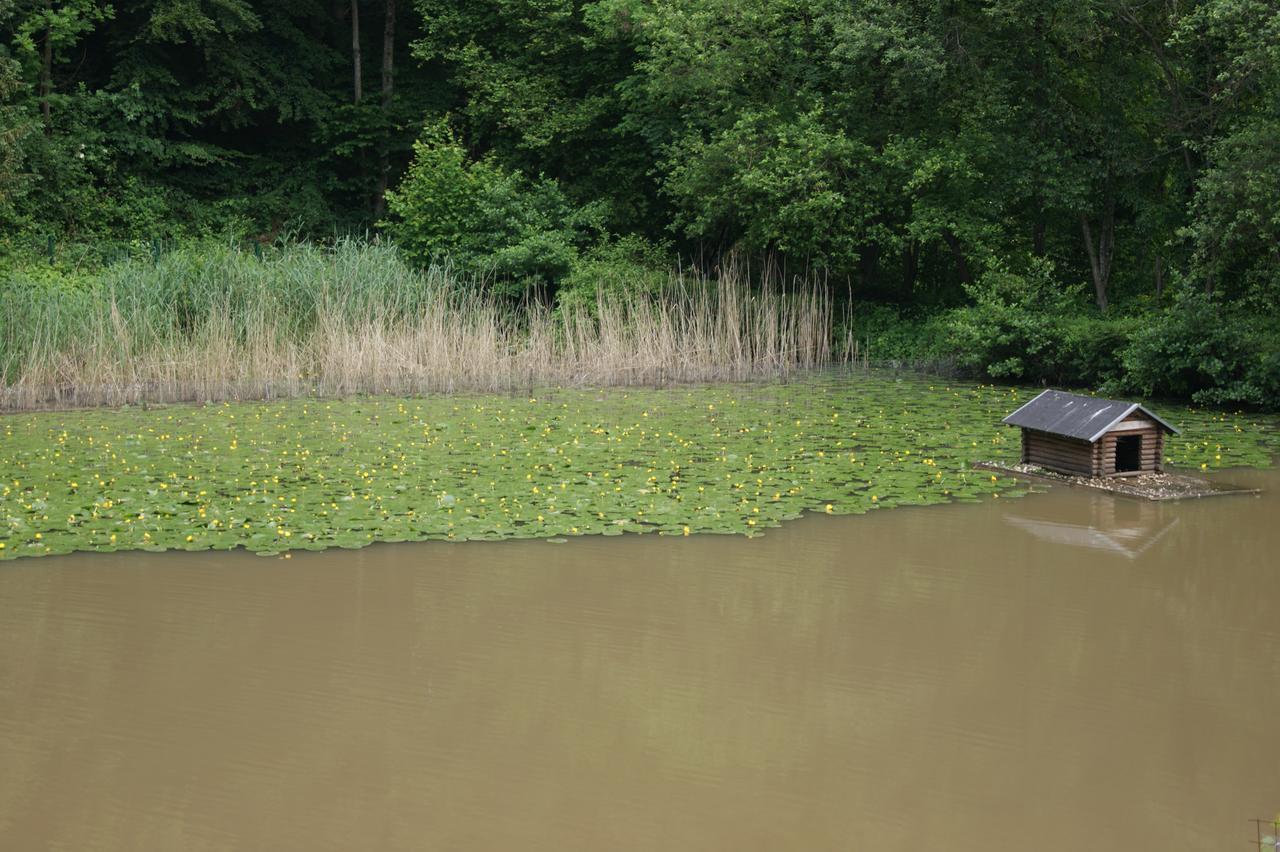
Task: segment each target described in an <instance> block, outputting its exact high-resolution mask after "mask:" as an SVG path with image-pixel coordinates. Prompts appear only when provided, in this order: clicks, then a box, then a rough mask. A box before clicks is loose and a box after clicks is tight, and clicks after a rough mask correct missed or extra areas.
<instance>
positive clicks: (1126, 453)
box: [1116, 435, 1142, 473]
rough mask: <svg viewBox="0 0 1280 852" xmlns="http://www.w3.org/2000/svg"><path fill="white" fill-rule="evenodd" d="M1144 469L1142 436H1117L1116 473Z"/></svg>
mask: <svg viewBox="0 0 1280 852" xmlns="http://www.w3.org/2000/svg"><path fill="white" fill-rule="evenodd" d="M1138 470H1142V436H1141V435H1120V436H1118V437H1117V438H1116V473H1131V472H1133V471H1138Z"/></svg>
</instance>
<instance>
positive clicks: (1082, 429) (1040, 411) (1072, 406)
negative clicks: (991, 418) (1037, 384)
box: [1004, 390, 1178, 442]
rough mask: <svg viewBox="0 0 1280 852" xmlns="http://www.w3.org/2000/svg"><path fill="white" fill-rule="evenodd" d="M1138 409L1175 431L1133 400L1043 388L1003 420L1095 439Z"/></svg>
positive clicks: (1173, 431)
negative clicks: (1127, 400)
mask: <svg viewBox="0 0 1280 852" xmlns="http://www.w3.org/2000/svg"><path fill="white" fill-rule="evenodd" d="M1135 411H1141V412H1142V413H1143V414H1145V415H1147V416H1148V417H1150V418H1151V419H1152V420H1154V421H1156V422H1157V423H1159V424H1160V425H1161V426H1163V427H1164V428H1165V429H1167V430H1168V431H1170V432H1172V433H1173V434H1175V435H1176V434H1178V430H1177V429H1175V428H1173V427H1172V426H1170V425H1169V424H1168V423H1166V422H1165V421H1164V420H1162V419H1160V418H1159V417H1157V416H1156V415H1155V414H1154V413H1153V412H1151V411H1150V410H1149V409H1147V408H1145V407H1144V406H1141V405H1139V404H1138V403H1136V402H1119V401H1117V400H1114V399H1098V398H1097V397H1092V396H1081V395H1080V394H1078V393H1066V392H1065V391H1056V390H1047V391H1045V392H1043V393H1041V394H1040V395H1039V396H1037V397H1036V398H1035V399H1033V400H1031V401H1030V402H1028V403H1027V404H1026V405H1024V406H1022V407H1021V408H1019V409H1018V410H1017V411H1015V412H1013V413H1012V414H1010V415H1009V416H1008V417H1006V418H1005V419H1004V422H1005V423H1008V424H1009V425H1010V426H1021V427H1023V428H1024V429H1036V430H1039V431H1041V432H1052V433H1053V434H1055V435H1065V436H1067V437H1068V438H1079V439H1081V440H1084V441H1090V442H1092V441H1096V440H1098V439H1099V438H1101V437H1102V436H1103V435H1105V434H1106V433H1107V431H1108V430H1109V429H1111V427H1112V426H1115V425H1116V424H1117V423H1119V422H1120V421H1121V420H1124V419H1125V418H1126V417H1128V416H1129V415H1130V414H1132V413H1133V412H1135Z"/></svg>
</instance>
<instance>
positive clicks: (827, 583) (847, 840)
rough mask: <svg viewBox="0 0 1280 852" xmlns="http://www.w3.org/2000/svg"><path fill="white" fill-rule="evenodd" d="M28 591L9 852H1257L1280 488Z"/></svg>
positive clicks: (161, 569) (14, 611) (8, 746)
mask: <svg viewBox="0 0 1280 852" xmlns="http://www.w3.org/2000/svg"><path fill="white" fill-rule="evenodd" d="M1223 476H1224V478H1228V479H1231V480H1232V481H1236V482H1244V483H1251V484H1256V485H1261V486H1262V487H1264V488H1266V489H1267V492H1266V493H1265V494H1264V495H1263V496H1261V497H1257V498H1254V497H1243V498H1237V497H1231V498H1215V499H1209V500H1202V501H1191V502H1187V503H1183V504H1175V505H1156V504H1145V503H1137V502H1132V501H1128V500H1124V499H1120V498H1115V497H1111V496H1109V495H1101V494H1095V493H1091V492H1084V491H1078V490H1068V489H1061V488H1059V489H1055V490H1053V491H1051V492H1049V493H1046V494H1039V495H1032V496H1029V497H1026V498H1024V499H1020V500H1007V499H987V500H986V501H985V502H983V503H981V504H976V505H953V506H941V507H929V508H916V509H911V508H908V509H899V510H894V511H888V512H876V513H872V514H870V515H866V516H858V517H826V516H819V517H809V518H806V519H803V520H800V521H795V522H791V523H788V524H786V525H784V526H783V527H782V528H780V529H776V530H770V531H769V533H768V535H766V536H764V537H761V538H757V539H745V538H740V537H725V536H693V537H690V538H658V537H654V536H644V537H638V536H622V537H600V536H592V537H588V538H583V539H575V540H571V541H570V542H568V543H566V544H550V543H546V542H542V541H512V542H493V543H480V542H470V543H466V544H450V543H446V542H429V543H419V544H401V545H375V546H373V547H370V548H366V549H364V550H359V551H325V552H320V553H303V554H297V555H294V556H293V557H292V558H291V559H287V560H286V559H283V558H262V557H255V556H250V555H247V554H243V553H233V554H225V553H222V554H219V553H200V554H173V553H166V554H137V553H117V554H85V555H75V556H66V557H50V558H46V559H40V560H18V561H16V562H11V563H7V564H5V565H4V566H3V567H2V568H0V767H3V768H2V769H0V849H6V850H7V849H14V850H44V849H58V850H62V849H67V850H175V849H183V850H215V849H217V850H224V849H254V850H257V849H264V850H265V849H270V850H353V849H413V850H419V849H429V850H430V849H441V850H445V849H447V850H459V849H466V850H516V849H519V850H528V849H535V850H544V849H545V850H603V849H611V850H612V849H621V850H631V849H635V850H658V849H662V850H666V849H688V850H720V849H723V850H751V849H761V850H764V849H768V850H773V849H807V850H827V849H832V850H834V849H876V850H885V849H888V850H894V849H904V850H906V849H910V850H918V849H929V848H939V849H947V850H949V852H956V850H975V851H976V850H984V852H990V850H1019V852H1022V850H1027V849H1036V850H1072V852H1076V850H1080V849H1161V850H1165V851H1166V852H1167V850H1183V849H1186V850H1191V849H1196V850H1202V849H1235V848H1245V847H1244V846H1243V841H1244V840H1245V839H1246V838H1248V837H1252V833H1253V832H1252V828H1251V827H1250V825H1249V823H1248V822H1247V821H1248V820H1249V819H1250V818H1254V817H1271V816H1274V815H1275V814H1276V812H1277V810H1280V763H1277V759H1276V755H1278V754H1280V722H1277V719H1280V572H1278V570H1277V563H1278V560H1277V558H1276V553H1277V552H1280V524H1278V523H1277V520H1278V519H1280V474H1278V473H1277V472H1275V471H1267V472H1250V471H1245V472H1229V473H1226V474H1224V475H1223Z"/></svg>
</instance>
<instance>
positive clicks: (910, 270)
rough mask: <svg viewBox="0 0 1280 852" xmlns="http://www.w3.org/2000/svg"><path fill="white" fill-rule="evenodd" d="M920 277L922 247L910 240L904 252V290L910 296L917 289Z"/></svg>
mask: <svg viewBox="0 0 1280 852" xmlns="http://www.w3.org/2000/svg"><path fill="white" fill-rule="evenodd" d="M919 275H920V247H919V246H918V245H916V241H915V240H908V241H907V245H906V247H905V248H904V249H903V251H902V288H903V292H904V293H907V294H910V293H912V292H914V291H915V289H916V278H917V277H918V276H919Z"/></svg>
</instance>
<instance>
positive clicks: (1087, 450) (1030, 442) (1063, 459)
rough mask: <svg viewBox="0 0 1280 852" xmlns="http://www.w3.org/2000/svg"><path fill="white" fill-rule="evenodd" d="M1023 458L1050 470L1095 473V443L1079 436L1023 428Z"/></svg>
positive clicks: (1086, 474) (1085, 473) (1083, 473)
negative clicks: (1071, 436)
mask: <svg viewBox="0 0 1280 852" xmlns="http://www.w3.org/2000/svg"><path fill="white" fill-rule="evenodd" d="M1022 460H1023V461H1024V462H1027V463H1029V464H1038V465H1040V466H1041V467H1046V468H1049V469H1050V470H1058V471H1062V472H1063V473H1078V474H1080V475H1081V476H1091V475H1093V473H1094V445H1093V444H1090V443H1089V442H1088V441H1081V440H1079V439H1077V438H1067V437H1064V436H1062V435H1054V434H1051V433H1049V432H1038V431H1036V430H1035V429H1023V430H1022Z"/></svg>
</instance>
